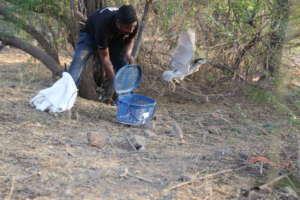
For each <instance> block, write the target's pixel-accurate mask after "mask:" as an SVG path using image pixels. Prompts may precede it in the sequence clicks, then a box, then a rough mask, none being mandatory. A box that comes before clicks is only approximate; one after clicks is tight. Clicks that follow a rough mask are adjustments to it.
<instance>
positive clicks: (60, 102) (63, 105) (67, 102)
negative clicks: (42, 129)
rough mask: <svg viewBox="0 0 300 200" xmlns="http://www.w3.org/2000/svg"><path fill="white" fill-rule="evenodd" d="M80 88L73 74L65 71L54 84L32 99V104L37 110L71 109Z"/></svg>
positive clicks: (56, 110) (59, 110)
mask: <svg viewBox="0 0 300 200" xmlns="http://www.w3.org/2000/svg"><path fill="white" fill-rule="evenodd" d="M77 93H78V89H77V87H76V84H75V82H74V80H73V78H72V76H71V75H70V74H69V73H67V72H64V73H63V76H62V77H61V78H60V79H59V80H57V81H56V82H55V83H54V84H53V86H51V87H49V88H46V89H44V90H41V91H40V92H39V93H38V94H37V95H36V96H35V97H33V98H32V99H31V100H30V105H31V106H32V107H34V108H35V109H37V110H41V111H49V112H53V113H55V112H63V111H66V110H70V109H71V108H72V107H73V105H74V103H75V100H76V97H77Z"/></svg>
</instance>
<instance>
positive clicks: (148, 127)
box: [145, 121, 156, 131]
mask: <svg viewBox="0 0 300 200" xmlns="http://www.w3.org/2000/svg"><path fill="white" fill-rule="evenodd" d="M145 128H146V129H150V130H153V131H154V130H155V128H156V123H155V122H154V121H150V122H148V123H147V124H145Z"/></svg>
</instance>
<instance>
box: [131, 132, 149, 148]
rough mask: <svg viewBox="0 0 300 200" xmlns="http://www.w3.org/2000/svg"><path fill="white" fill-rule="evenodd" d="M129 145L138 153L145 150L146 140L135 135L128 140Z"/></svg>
mask: <svg viewBox="0 0 300 200" xmlns="http://www.w3.org/2000/svg"><path fill="white" fill-rule="evenodd" d="M128 140H129V142H130V143H131V145H132V146H133V147H134V148H135V149H136V150H138V151H141V150H145V148H146V138H145V137H143V136H140V135H135V136H132V137H129V138H128Z"/></svg>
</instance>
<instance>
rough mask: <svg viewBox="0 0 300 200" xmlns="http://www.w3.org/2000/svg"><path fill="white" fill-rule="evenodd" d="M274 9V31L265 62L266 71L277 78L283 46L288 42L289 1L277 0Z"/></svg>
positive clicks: (272, 26)
mask: <svg viewBox="0 0 300 200" xmlns="http://www.w3.org/2000/svg"><path fill="white" fill-rule="evenodd" d="M273 9H274V11H273V13H274V17H273V19H272V20H273V22H272V25H271V28H272V29H273V30H274V31H273V32H271V34H270V41H269V52H268V56H267V59H266V62H265V69H266V70H268V71H269V72H270V75H271V76H276V74H277V75H278V73H279V67H280V65H281V58H282V49H283V44H284V42H285V40H286V30H287V24H288V20H289V0H276V1H275V2H274V6H273Z"/></svg>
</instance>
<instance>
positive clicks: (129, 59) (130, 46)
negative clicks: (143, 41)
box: [124, 38, 135, 64]
mask: <svg viewBox="0 0 300 200" xmlns="http://www.w3.org/2000/svg"><path fill="white" fill-rule="evenodd" d="M134 41H135V40H134V38H131V39H129V41H128V42H127V44H126V46H125V50H124V59H125V61H126V62H128V63H129V64H132V63H133V56H132V55H131V54H132V49H133V46H134Z"/></svg>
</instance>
